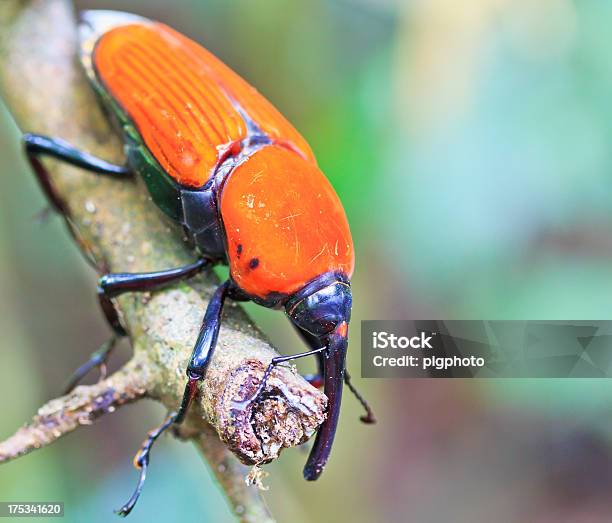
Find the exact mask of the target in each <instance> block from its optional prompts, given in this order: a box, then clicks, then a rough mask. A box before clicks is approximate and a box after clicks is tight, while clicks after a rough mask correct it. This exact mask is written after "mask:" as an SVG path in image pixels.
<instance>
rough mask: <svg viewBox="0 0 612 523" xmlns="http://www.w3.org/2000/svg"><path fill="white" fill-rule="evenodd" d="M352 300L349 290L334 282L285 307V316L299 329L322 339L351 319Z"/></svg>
mask: <svg viewBox="0 0 612 523" xmlns="http://www.w3.org/2000/svg"><path fill="white" fill-rule="evenodd" d="M352 304H353V298H352V296H351V288H350V287H349V285H348V284H347V283H345V282H342V281H335V282H333V283H331V284H330V285H327V286H326V287H323V288H322V289H319V290H316V291H314V292H312V293H311V294H308V295H306V296H304V297H303V298H301V299H300V300H299V301H298V302H297V303H294V302H293V303H290V304H289V305H288V306H287V315H288V316H289V317H290V318H291V321H293V323H294V324H295V325H296V326H297V327H299V328H300V329H303V330H305V331H306V332H309V333H310V334H312V335H314V336H316V337H318V338H324V337H326V336H327V335H328V334H330V333H331V332H333V331H334V330H335V329H336V327H338V325H340V324H341V323H342V322H346V323H347V324H348V322H349V321H350V319H351V305H352Z"/></svg>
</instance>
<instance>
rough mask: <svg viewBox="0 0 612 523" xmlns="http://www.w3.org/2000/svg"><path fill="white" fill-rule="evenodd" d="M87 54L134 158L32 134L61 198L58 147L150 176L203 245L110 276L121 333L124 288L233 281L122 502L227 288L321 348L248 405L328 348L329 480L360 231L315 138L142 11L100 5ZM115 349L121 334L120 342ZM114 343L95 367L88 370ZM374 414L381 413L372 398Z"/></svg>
mask: <svg viewBox="0 0 612 523" xmlns="http://www.w3.org/2000/svg"><path fill="white" fill-rule="evenodd" d="M80 38H81V60H82V62H83V65H84V68H85V71H86V73H87V75H88V77H89V79H90V81H91V83H92V85H93V87H94V89H95V90H96V92H97V93H98V95H99V96H100V99H101V101H102V104H103V106H104V107H105V108H106V109H107V110H108V112H109V113H110V114H111V115H112V116H113V117H114V119H115V120H116V122H117V123H118V124H119V127H120V129H121V131H122V134H123V137H124V143H125V150H126V155H127V163H126V165H125V166H117V165H112V164H109V163H108V162H105V161H103V160H100V159H98V158H95V157H92V156H91V155H89V154H87V153H84V152H82V151H79V150H77V149H75V148H74V147H72V146H71V145H69V144H67V143H66V142H63V141H61V140H59V139H53V138H49V137H44V136H40V135H33V134H28V135H26V136H25V137H24V143H25V148H26V152H27V155H28V158H29V160H30V162H31V164H32V166H33V167H34V170H35V172H36V174H37V175H38V177H39V180H40V182H41V185H42V186H43V188H45V190H46V192H47V194H48V196H49V198H50V199H51V200H52V202H53V203H54V204H55V207H56V208H57V209H58V210H59V211H61V212H64V213H65V207H64V206H63V205H62V202H61V200H60V199H59V198H58V197H57V196H56V195H55V194H54V191H53V188H52V185H51V183H50V180H49V178H48V175H47V173H46V171H45V169H44V167H43V166H42V163H41V162H40V160H39V156H40V155H49V156H53V157H55V158H58V159H61V160H64V161H66V162H69V163H71V164H74V165H77V166H80V167H82V168H84V169H88V170H90V171H94V172H96V173H100V174H109V175H113V176H118V177H128V176H130V175H133V174H135V173H136V174H138V175H140V176H141V177H142V178H143V180H144V181H145V184H146V186H147V188H148V190H149V192H150V194H151V197H152V199H153V201H154V202H155V203H156V204H157V205H158V206H159V208H160V209H162V211H163V212H165V213H166V214H167V215H168V216H169V217H170V218H172V219H173V220H174V221H176V222H177V223H178V224H180V225H181V226H182V227H183V229H184V232H185V235H186V237H187V238H188V240H189V241H190V243H191V245H192V246H193V248H194V250H195V252H196V253H197V254H198V257H199V258H198V260H197V261H196V262H194V263H192V264H190V265H188V266H186V267H180V268H175V269H169V270H164V271H158V272H153V273H144V274H125V273H121V274H107V275H105V276H102V277H101V278H100V281H99V298H100V303H101V305H102V308H103V311H104V312H105V314H106V316H107V318H108V320H109V322H110V323H111V325H112V326H113V328H114V329H115V331H116V333H117V334H120V335H123V334H125V331H124V330H123V328H122V326H121V324H120V323H119V320H118V316H117V314H116V311H115V309H114V307H113V304H112V298H114V297H116V296H118V295H119V294H121V293H124V292H135V291H148V290H152V289H156V288H159V287H161V286H163V285H166V284H168V283H171V282H175V281H177V280H179V279H181V278H187V277H190V276H193V275H194V274H196V273H198V272H200V271H201V270H203V269H205V268H210V267H211V266H212V265H213V264H215V263H226V264H228V265H229V268H230V277H229V279H228V281H226V282H224V283H223V284H221V285H220V286H219V288H218V289H217V291H216V292H215V294H214V295H213V297H212V299H211V300H210V303H209V305H208V308H207V310H206V313H205V316H204V320H203V324H202V329H201V331H200V334H199V336H198V339H197V341H196V344H195V347H194V350H193V354H192V357H191V360H190V363H189V365H188V367H187V384H186V387H185V394H184V397H183V401H182V404H181V406H180V408H179V409H178V411H177V412H176V413H172V414H170V415H169V417H168V418H167V419H166V420H165V421H164V423H163V424H162V425H161V426H160V427H159V428H158V429H156V430H155V431H153V432H151V433H150V435H149V438H148V439H147V440H146V441H145V443H144V444H143V447H142V448H141V449H140V451H139V453H138V454H137V455H136V458H135V462H136V464H137V466H138V467H139V468H140V469H141V478H140V481H139V484H138V488H137V489H136V491H135V492H134V494H133V495H132V498H131V499H130V500H129V501H128V503H126V504H125V505H124V506H123V507H122V509H121V510H120V511H119V512H120V513H121V514H122V515H126V514H128V513H129V512H130V511H131V509H132V508H133V506H134V504H135V502H136V500H137V499H138V496H139V494H140V490H141V488H142V485H143V481H144V476H145V474H146V469H147V466H148V463H149V452H150V449H151V446H152V445H153V443H154V441H155V440H156V438H157V437H158V436H159V435H160V434H161V433H162V432H163V431H164V430H166V429H167V428H168V427H169V426H171V425H172V424H173V423H180V422H181V421H182V420H183V419H184V417H185V413H186V411H187V409H188V407H189V405H190V403H191V401H192V400H193V398H194V396H195V394H196V392H197V384H198V382H199V381H200V380H202V378H203V377H204V376H205V374H206V369H207V366H208V363H209V361H210V358H211V356H212V354H213V351H214V348H215V344H216V341H217V336H218V333H219V326H220V322H221V313H222V309H223V303H224V301H225V299H226V298H228V297H229V298H232V299H235V300H253V301H255V302H256V303H259V304H261V305H263V306H266V307H273V308H281V307H283V308H284V309H285V312H286V314H287V315H288V317H289V318H290V320H291V321H292V323H293V324H294V326H295V327H296V329H297V330H298V332H299V333H300V334H301V335H302V337H303V339H304V340H305V341H306V343H307V344H308V345H309V348H310V350H308V351H306V352H302V353H300V354H295V355H291V356H282V357H277V358H273V359H272V361H271V362H270V364H269V366H268V368H267V369H266V371H265V373H264V375H263V377H262V380H261V382H260V384H259V387H258V390H257V392H256V394H254V395H253V396H252V397H250V398H244V400H243V401H241V402H237V403H236V405H235V407H236V408H237V409H244V408H248V407H249V406H250V405H251V404H252V402H253V401H254V400H255V399H256V398H257V397H258V396H259V394H260V393H261V392H262V391H263V390H264V388H265V384H266V380H267V378H268V376H269V375H270V372H271V371H272V369H273V368H274V366H275V365H278V364H279V363H281V362H285V361H288V360H291V359H296V358H302V357H305V356H309V355H313V354H314V355H317V359H318V362H319V367H320V371H322V374H323V376H322V377H321V378H320V379H319V380H316V379H315V380H313V381H315V382H316V381H321V379H322V382H323V385H324V391H325V394H326V395H327V397H328V412H327V419H326V420H325V422H324V423H323V424H322V426H321V427H320V428H319V431H318V434H317V437H316V440H315V444H314V446H313V449H312V451H311V453H310V456H309V458H308V462H307V464H306V467H305V469H304V476H305V477H306V479H308V480H314V479H317V477H318V476H319V475H320V474H321V472H322V470H323V467H324V466H325V464H326V462H327V459H328V456H329V453H330V450H331V446H332V442H333V438H334V433H335V430H336V426H337V423H338V417H339V412H340V400H341V396H342V385H343V382H346V383H347V385H348V386H349V387H351V390H353V392H356V391H355V390H354V388H353V387H352V385H351V384H350V381H349V378H348V374H347V373H346V372H345V356H346V349H347V344H348V341H347V336H348V323H349V321H350V313H351V304H352V298H351V290H350V278H351V276H352V274H353V269H354V251H353V242H352V239H351V233H350V230H349V225H348V222H347V219H346V215H345V213H344V210H343V208H342V204H341V203H340V200H339V199H338V196H337V195H336V193H335V192H334V189H333V188H332V186H331V184H330V183H329V181H328V180H327V178H326V177H325V176H324V175H323V173H322V172H321V171H320V170H319V168H318V167H317V163H316V160H315V158H314V155H313V153H312V151H311V149H310V147H309V146H308V144H307V143H306V141H305V140H304V138H303V137H302V136H301V135H300V134H299V133H298V132H297V131H296V130H295V129H294V128H293V127H292V126H291V124H290V123H289V122H288V121H287V120H286V119H285V118H284V117H283V116H282V115H281V114H280V113H279V112H278V111H277V110H276V109H275V108H274V107H273V106H272V105H271V104H270V102H268V101H267V100H266V99H265V98H264V97H263V96H261V95H260V94H259V93H258V92H257V91H256V90H255V89H254V88H253V87H251V86H250V85H249V84H248V83H247V82H245V81H244V80H243V79H242V78H241V77H240V76H238V75H237V74H236V73H234V72H233V71H232V70H231V69H229V68H228V67H227V66H226V65H224V64H223V63H222V62H221V61H219V60H218V59H217V58H216V57H214V56H213V55H212V54H211V53H209V52H208V51H207V50H205V49H204V48H202V47H201V46H199V45H198V44H196V43H195V42H193V41H192V40H190V39H188V38H187V37H185V36H183V35H181V34H180V33H177V32H176V31H174V30H173V29H171V28H169V27H167V26H165V25H163V24H160V23H157V22H153V21H150V20H147V19H144V18H141V17H138V16H135V15H130V14H126V13H119V12H113V11H88V12H85V13H84V14H83V16H82V24H81V26H80ZM108 347H109V349H108V350H110V347H112V344H109V345H108ZM106 356H107V353H104V354H103V355H102V356H101V355H98V357H97V359H95V360H92V361H91V362H89V364H87V365H85V366H83V367H82V368H81V369H80V370H79V371H78V373H77V376H76V377H75V379H74V380H73V384H74V383H76V382H77V381H78V379H80V378H81V377H82V375H83V374H84V372H86V371H87V370H88V369H90V368H91V367H92V366H94V365H95V364H97V363H99V362H100V360H101V359H103V358H105V357H106ZM357 397H358V398H359V399H360V401H361V402H362V403H363V404H364V406H365V408H366V410H367V415H366V416H364V417H363V418H362V420H363V421H365V422H373V421H374V420H373V416H372V413H371V411H370V409H369V407H368V406H367V404H366V403H365V401H364V400H363V399H362V398H361V397H360V396H359V395H357Z"/></svg>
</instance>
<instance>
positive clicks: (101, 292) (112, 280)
mask: <svg viewBox="0 0 612 523" xmlns="http://www.w3.org/2000/svg"><path fill="white" fill-rule="evenodd" d="M211 265H212V262H211V261H210V260H209V259H207V258H200V259H199V260H197V261H195V262H194V263H191V264H189V265H185V266H184V267H178V268H175V269H167V270H163V271H156V272H142V273H110V274H106V275H104V276H102V277H101V278H100V279H99V280H98V300H99V301H100V307H101V308H102V311H103V312H104V316H105V317H106V319H107V321H108V323H109V324H110V326H111V327H112V328H113V330H114V331H115V333H116V334H117V335H119V336H125V335H126V332H125V329H124V328H123V326H122V325H121V322H120V320H119V315H118V314H117V309H115V306H114V305H113V301H112V298H116V297H117V296H119V295H121V294H124V293H126V292H145V291H153V290H156V289H160V288H162V287H164V286H166V285H170V284H171V283H174V282H177V281H179V280H184V279H186V278H191V277H192V276H195V275H196V274H198V273H200V272H201V271H203V270H204V269H206V268H208V267H210V266H211Z"/></svg>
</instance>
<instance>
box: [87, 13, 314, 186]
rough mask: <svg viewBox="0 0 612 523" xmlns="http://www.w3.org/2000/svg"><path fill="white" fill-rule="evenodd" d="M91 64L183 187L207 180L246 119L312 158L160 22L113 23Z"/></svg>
mask: <svg viewBox="0 0 612 523" xmlns="http://www.w3.org/2000/svg"><path fill="white" fill-rule="evenodd" d="M93 63H94V65H95V69H96V73H97V75H98V77H99V79H100V81H101V83H102V84H103V86H104V88H105V89H106V90H107V91H108V92H109V94H110V95H111V96H112V97H113V98H114V99H115V100H117V102H118V103H119V105H120V106H121V107H122V108H123V109H124V111H125V112H126V113H127V114H128V116H129V117H130V118H131V119H132V120H133V122H134V124H135V126H136V128H137V129H138V131H139V133H140V135H141V136H142V139H143V140H144V142H145V144H146V146H147V148H148V149H149V150H150V151H151V153H152V154H153V155H154V156H155V159H156V160H157V161H158V162H159V164H160V165H161V166H162V168H163V169H164V171H166V172H167V173H168V174H169V175H170V176H171V177H172V178H173V179H174V180H175V181H177V182H178V183H179V184H181V185H183V186H186V187H191V188H197V187H201V186H203V185H204V184H205V183H206V182H207V181H208V179H209V178H210V176H211V175H212V173H213V172H214V169H215V167H216V166H217V165H218V164H219V162H220V161H222V159H223V157H224V156H225V155H226V154H227V152H228V150H232V151H233V150H234V148H235V147H236V146H237V145H238V144H239V143H240V142H241V141H242V140H243V139H244V138H246V136H247V135H248V133H249V132H250V131H249V129H248V127H247V121H246V119H250V120H252V121H253V122H254V123H255V124H256V125H257V127H259V128H260V129H261V130H262V131H263V132H264V133H266V134H267V135H269V136H270V138H271V139H273V140H277V141H281V142H287V143H288V144H289V146H292V147H294V148H295V149H297V150H298V151H299V152H300V153H301V154H303V155H304V156H305V157H307V158H309V159H310V160H311V161H313V162H314V157H313V156H312V152H311V150H310V148H309V147H308V145H307V143H306V142H305V141H304V139H303V138H302V137H301V136H300V134H299V133H298V132H297V131H296V130H295V129H294V128H293V127H292V126H291V124H289V123H288V122H287V121H286V120H285V118H284V117H283V116H282V115H281V114H280V113H279V112H278V111H277V110H276V109H274V107H273V106H272V105H271V104H270V103H269V102H268V101H267V100H266V99H265V98H263V97H262V96H261V95H260V94H259V93H257V91H256V90H255V89H254V88H253V87H251V86H250V85H249V84H248V83H247V82H245V81H244V80H243V79H242V78H240V76H238V75H237V74H236V73H234V72H233V71H231V69H229V68H228V67H227V66H225V65H224V64H223V63H222V62H221V61H219V60H218V59H217V58H215V57H214V56H213V55H212V54H211V53H209V52H208V51H206V50H205V49H204V48H202V47H201V46H199V45H198V44H196V43H195V42H193V41H191V40H189V39H188V38H187V37H185V36H183V35H181V34H180V33H177V32H176V31H174V30H172V29H170V28H169V27H167V26H165V25H163V24H159V23H154V22H149V21H143V22H142V23H129V24H127V25H122V26H119V27H114V28H112V29H110V30H109V31H107V32H105V33H104V34H102V36H101V37H100V38H99V39H98V41H97V43H96V46H95V50H94V53H93ZM241 111H242V112H243V114H244V115H245V116H246V119H245V117H244V116H243V115H242V114H241ZM232 146H233V147H232Z"/></svg>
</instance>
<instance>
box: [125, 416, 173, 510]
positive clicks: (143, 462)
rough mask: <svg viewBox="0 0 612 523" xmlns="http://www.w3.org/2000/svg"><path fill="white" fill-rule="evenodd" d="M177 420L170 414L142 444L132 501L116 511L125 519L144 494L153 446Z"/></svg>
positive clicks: (135, 462) (136, 462)
mask: <svg viewBox="0 0 612 523" xmlns="http://www.w3.org/2000/svg"><path fill="white" fill-rule="evenodd" d="M175 419H176V414H175V413H172V414H169V415H168V417H167V418H166V419H165V420H164V422H163V423H162V424H161V425H160V426H159V427H156V428H155V429H153V430H151V431H150V432H149V433H148V434H147V439H145V440H144V441H143V442H142V445H141V446H140V449H138V452H137V453H136V456H134V466H135V467H136V468H137V469H139V470H140V476H139V477H138V484H137V485H136V489H135V490H134V492H133V493H132V495H131V496H130V499H129V500H128V501H127V503H125V504H124V505H123V506H122V507H121V508H120V509H118V510H116V511H115V513H116V514H118V515H119V516H122V517H125V516H127V515H128V514H129V513H130V512H132V509H133V508H134V506H135V505H136V502H137V501H138V498H139V497H140V493H141V492H142V487H143V486H144V482H145V479H147V469H148V468H149V459H150V458H149V456H150V454H151V449H152V448H153V444H154V443H155V441H156V440H157V438H159V437H160V436H161V435H162V434H163V433H164V432H165V431H166V430H167V429H168V427H170V426H171V425H172V424H173V423H174V420H175Z"/></svg>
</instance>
